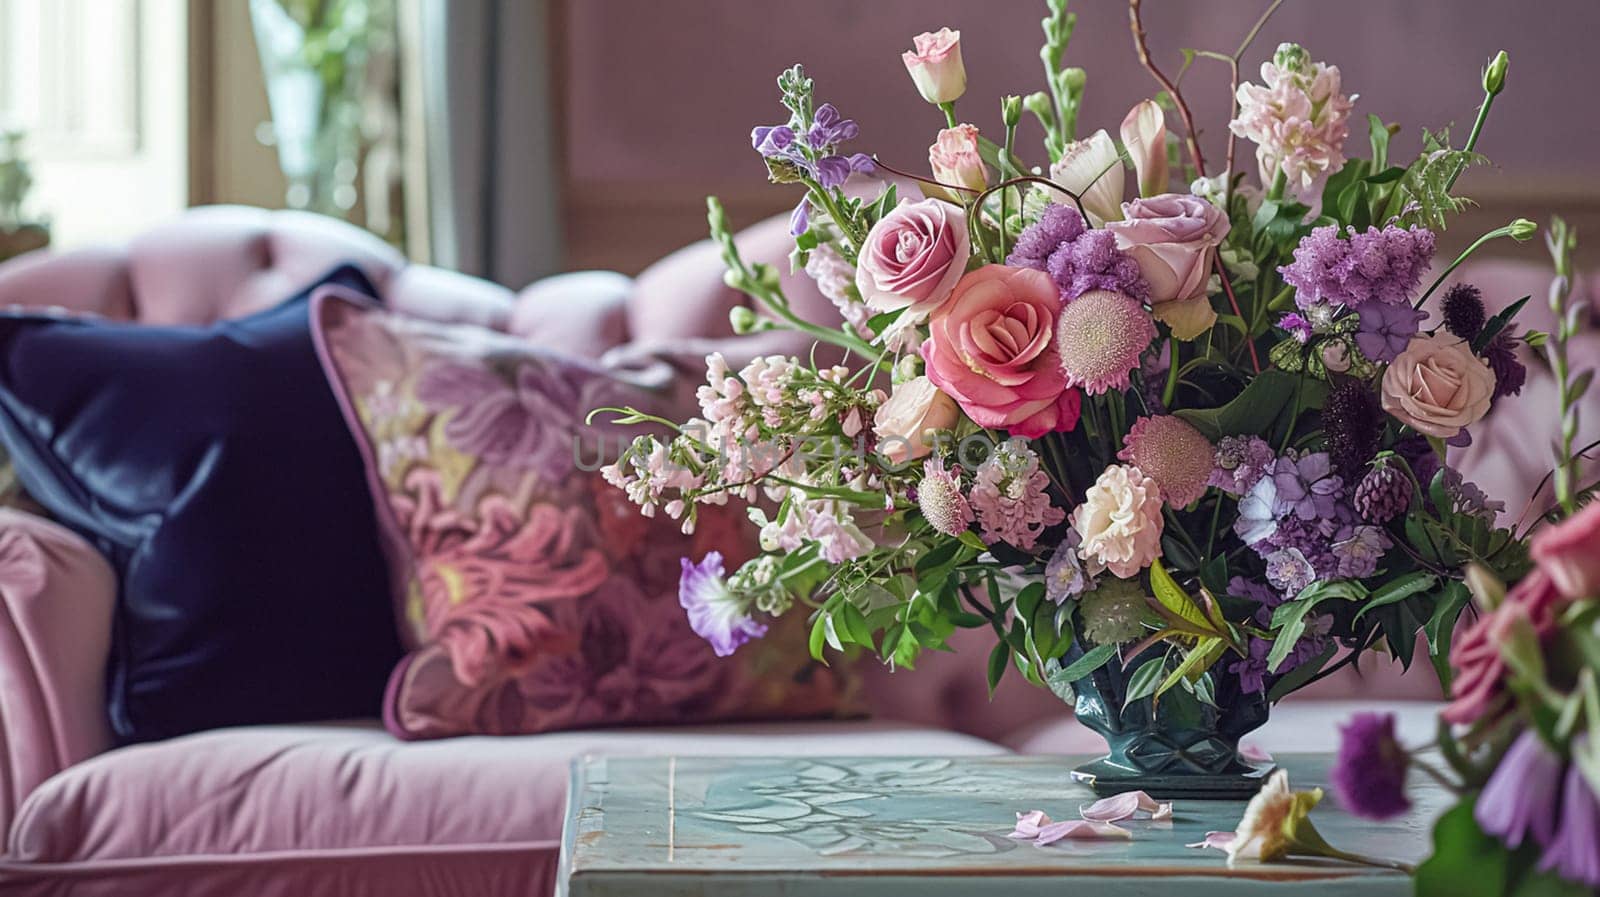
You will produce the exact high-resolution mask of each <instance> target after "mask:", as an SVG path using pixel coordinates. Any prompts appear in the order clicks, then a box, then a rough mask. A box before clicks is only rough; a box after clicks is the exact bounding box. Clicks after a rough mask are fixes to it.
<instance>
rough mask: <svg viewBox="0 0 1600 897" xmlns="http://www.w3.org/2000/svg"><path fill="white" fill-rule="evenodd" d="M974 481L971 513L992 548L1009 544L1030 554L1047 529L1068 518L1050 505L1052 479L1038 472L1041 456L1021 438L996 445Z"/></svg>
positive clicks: (981, 465)
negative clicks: (974, 515) (976, 517)
mask: <svg viewBox="0 0 1600 897" xmlns="http://www.w3.org/2000/svg"><path fill="white" fill-rule="evenodd" d="M973 479H974V482H973V485H972V495H971V505H972V510H973V511H975V512H977V515H978V525H979V526H980V527H981V528H982V530H983V532H982V535H983V541H985V542H988V543H989V544H990V545H993V544H995V543H997V542H1008V543H1010V544H1011V545H1014V546H1016V547H1017V548H1020V549H1022V550H1023V551H1027V550H1029V549H1031V548H1033V546H1034V545H1035V544H1036V543H1037V542H1038V541H1039V535H1040V534H1041V533H1043V532H1044V530H1045V528H1046V527H1051V526H1055V525H1056V524H1058V523H1060V522H1061V521H1062V520H1065V519H1066V516H1067V515H1066V512H1064V511H1062V510H1061V509H1060V508H1057V507H1055V506H1054V505H1051V504H1050V496H1049V495H1048V494H1047V493H1046V492H1045V489H1046V487H1048V486H1049V485H1050V477H1049V475H1047V474H1046V473H1045V472H1044V471H1042V470H1040V469H1039V456H1038V455H1036V454H1034V453H1033V450H1032V449H1030V448H1028V444H1027V442H1025V441H1023V440H1021V439H1009V440H1007V441H1005V442H1002V443H1001V444H999V445H997V446H995V449H994V452H993V453H992V454H991V455H990V456H989V458H988V460H986V461H984V462H983V463H982V464H980V465H978V471H977V473H976V474H975V475H974V478H973Z"/></svg>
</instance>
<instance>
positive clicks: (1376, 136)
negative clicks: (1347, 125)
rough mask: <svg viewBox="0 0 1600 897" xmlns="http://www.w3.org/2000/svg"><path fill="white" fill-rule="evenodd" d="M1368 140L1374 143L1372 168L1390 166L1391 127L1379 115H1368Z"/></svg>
mask: <svg viewBox="0 0 1600 897" xmlns="http://www.w3.org/2000/svg"><path fill="white" fill-rule="evenodd" d="M1367 139H1368V141H1370V142H1371V143H1372V167H1373V168H1380V169H1381V168H1383V167H1384V166H1385V165H1388V164H1389V127H1388V125H1385V124H1384V123H1383V119H1381V118H1379V117H1378V116H1377V115H1375V114H1372V113H1368V114H1367Z"/></svg>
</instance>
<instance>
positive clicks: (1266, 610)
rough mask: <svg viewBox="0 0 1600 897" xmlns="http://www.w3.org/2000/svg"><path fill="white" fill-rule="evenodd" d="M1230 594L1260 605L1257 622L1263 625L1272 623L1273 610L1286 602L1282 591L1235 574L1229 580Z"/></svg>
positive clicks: (1257, 611)
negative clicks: (1276, 590)
mask: <svg viewBox="0 0 1600 897" xmlns="http://www.w3.org/2000/svg"><path fill="white" fill-rule="evenodd" d="M1228 594H1229V595H1231V596H1233V597H1234V598H1240V599H1243V600H1245V601H1252V602H1255V603H1256V604H1257V605H1259V606H1258V607H1257V609H1256V612H1255V619H1256V622H1257V623H1259V624H1261V625H1262V626H1271V625H1272V610H1273V608H1275V607H1277V606H1278V605H1280V604H1282V603H1283V602H1284V597H1283V595H1282V594H1281V593H1279V592H1275V591H1273V590H1272V589H1270V588H1267V587H1266V586H1264V585H1262V584H1261V583H1259V582H1256V581H1254V580H1250V579H1245V578H1244V577H1243V576H1235V577H1234V578H1232V579H1230V580H1228Z"/></svg>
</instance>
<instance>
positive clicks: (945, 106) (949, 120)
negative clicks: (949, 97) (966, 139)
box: [939, 103, 956, 128]
mask: <svg viewBox="0 0 1600 897" xmlns="http://www.w3.org/2000/svg"><path fill="white" fill-rule="evenodd" d="M939 109H940V110H941V111H943V112H944V123H945V127H947V128H953V127H955V126H956V104H955V103H940V104H939Z"/></svg>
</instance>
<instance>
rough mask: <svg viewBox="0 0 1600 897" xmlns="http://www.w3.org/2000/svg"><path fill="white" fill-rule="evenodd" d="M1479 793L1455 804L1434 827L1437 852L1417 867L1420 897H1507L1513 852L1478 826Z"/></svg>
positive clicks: (1434, 848)
mask: <svg viewBox="0 0 1600 897" xmlns="http://www.w3.org/2000/svg"><path fill="white" fill-rule="evenodd" d="M1476 802H1477V798H1476V796H1473V797H1469V798H1466V799H1464V800H1462V801H1461V802H1460V803H1458V804H1456V805H1455V806H1454V807H1451V808H1450V809H1449V810H1448V811H1447V812H1446V813H1445V814H1444V815H1443V816H1441V817H1439V821H1438V823H1436V824H1435V825H1434V827H1433V854H1432V855H1431V856H1429V857H1428V859H1427V860H1426V861H1425V862H1423V864H1422V865H1421V866H1418V867H1417V875H1416V881H1415V884H1416V895H1417V897H1505V895H1506V894H1509V893H1510V884H1511V875H1512V861H1513V857H1512V855H1511V853H1510V851H1507V850H1506V849H1505V847H1504V846H1503V845H1502V844H1501V843H1500V842H1499V841H1498V840H1496V839H1495V838H1492V837H1490V836H1489V835H1487V834H1485V833H1484V831H1483V830H1482V829H1480V828H1478V822H1477V820H1475V819H1473V818H1472V810H1473V807H1474V805H1475V804H1476Z"/></svg>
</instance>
